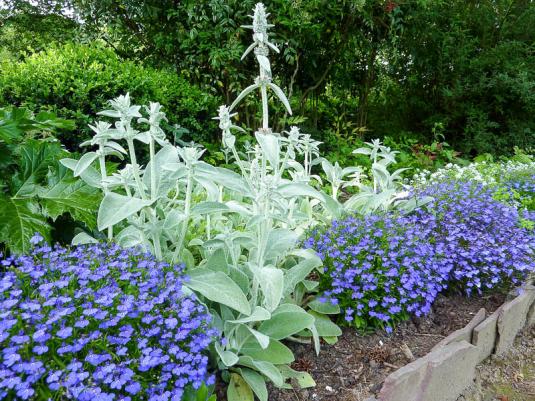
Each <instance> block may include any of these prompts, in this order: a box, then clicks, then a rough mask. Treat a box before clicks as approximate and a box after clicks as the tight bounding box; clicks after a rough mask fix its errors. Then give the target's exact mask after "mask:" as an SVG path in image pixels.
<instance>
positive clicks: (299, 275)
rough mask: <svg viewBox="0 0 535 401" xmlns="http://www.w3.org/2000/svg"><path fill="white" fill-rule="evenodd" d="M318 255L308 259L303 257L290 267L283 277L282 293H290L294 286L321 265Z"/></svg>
mask: <svg viewBox="0 0 535 401" xmlns="http://www.w3.org/2000/svg"><path fill="white" fill-rule="evenodd" d="M322 264H323V263H322V261H321V259H320V258H319V257H318V256H315V257H314V258H310V259H304V260H302V261H301V262H299V263H298V264H296V265H295V266H293V267H292V268H290V269H289V270H288V271H287V272H286V274H285V277H284V294H285V295H288V294H290V293H291V292H292V291H293V290H294V288H295V286H296V285H297V284H299V283H300V282H302V281H303V280H304V279H305V278H306V277H307V276H308V275H309V274H310V273H311V272H312V270H314V269H315V268H317V267H320V266H321V265H322Z"/></svg>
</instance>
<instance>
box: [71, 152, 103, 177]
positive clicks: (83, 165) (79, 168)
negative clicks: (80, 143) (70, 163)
mask: <svg viewBox="0 0 535 401" xmlns="http://www.w3.org/2000/svg"><path fill="white" fill-rule="evenodd" d="M97 159H98V155H97V154H96V153H95V152H87V153H85V154H84V155H83V156H82V157H81V158H80V160H78V163H76V167H75V168H74V173H73V175H74V176H75V177H79V176H80V175H81V174H82V173H83V172H84V171H85V170H86V169H87V168H88V167H89V166H90V165H91V164H92V163H93V162H94V161H95V160H97Z"/></svg>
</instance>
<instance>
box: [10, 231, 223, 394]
mask: <svg viewBox="0 0 535 401" xmlns="http://www.w3.org/2000/svg"><path fill="white" fill-rule="evenodd" d="M40 241H41V237H38V236H36V237H34V239H33V242H34V243H35V244H37V245H36V247H35V248H34V249H33V250H32V252H31V253H30V254H28V255H26V256H17V257H9V258H6V259H4V260H2V261H1V266H2V269H3V272H2V275H1V278H0V314H1V316H2V321H1V324H0V348H1V349H2V351H1V352H0V399H14V398H15V397H17V399H30V398H32V397H35V398H36V399H44V400H46V399H50V398H48V397H51V398H54V399H57V398H58V397H60V398H61V399H63V397H64V398H67V399H77V400H125V401H126V400H131V399H135V400H180V399H181V397H182V394H183V392H184V390H185V389H186V388H187V387H195V388H197V387H199V386H200V385H201V384H202V382H203V381H205V380H210V379H209V378H208V375H207V363H208V360H207V357H206V356H204V355H203V351H204V350H206V348H207V347H208V345H209V343H210V341H211V335H213V334H214V333H213V331H212V329H210V328H209V326H208V323H209V320H210V319H209V315H208V314H207V312H206V310H205V309H204V307H203V306H202V305H201V304H200V303H199V302H198V301H197V300H196V298H194V297H193V296H191V295H185V294H184V293H183V291H182V290H183V287H182V285H183V280H184V277H183V276H182V274H181V268H177V267H176V266H175V267H171V266H169V265H168V264H166V263H163V262H157V261H156V260H155V259H154V258H153V257H152V256H150V254H147V253H144V252H143V251H141V250H140V249H135V248H130V249H122V248H120V247H118V246H117V245H101V244H92V245H88V246H78V247H75V248H72V249H65V248H61V247H55V248H51V247H49V246H48V245H46V244H44V243H43V242H40Z"/></svg>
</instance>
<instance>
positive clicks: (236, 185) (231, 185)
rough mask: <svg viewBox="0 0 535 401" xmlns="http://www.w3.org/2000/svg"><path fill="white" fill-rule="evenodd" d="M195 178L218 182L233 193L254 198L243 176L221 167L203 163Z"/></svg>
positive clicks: (197, 169) (200, 164)
mask: <svg viewBox="0 0 535 401" xmlns="http://www.w3.org/2000/svg"><path fill="white" fill-rule="evenodd" d="M195 176H196V178H197V177H200V178H204V179H207V180H209V181H212V182H217V183H218V184H219V185H223V186H224V187H226V188H228V189H230V190H232V191H236V192H238V193H240V194H242V195H244V196H247V197H252V194H251V190H250V188H249V184H247V181H245V180H244V178H243V177H242V176H241V175H239V174H237V173H235V172H233V171H231V170H228V169H225V168H221V167H214V166H211V165H209V164H207V163H204V162H201V163H199V165H198V167H197V168H196V174H195Z"/></svg>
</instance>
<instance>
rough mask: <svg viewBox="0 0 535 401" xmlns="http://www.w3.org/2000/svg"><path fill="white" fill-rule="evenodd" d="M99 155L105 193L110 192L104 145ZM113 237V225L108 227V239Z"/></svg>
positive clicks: (101, 146)
mask: <svg viewBox="0 0 535 401" xmlns="http://www.w3.org/2000/svg"><path fill="white" fill-rule="evenodd" d="M99 148H100V149H99V157H98V161H99V164H100V176H101V178H102V189H103V190H104V194H105V195H106V194H108V192H109V191H108V186H107V185H106V184H105V183H104V181H105V180H106V178H107V176H108V175H107V173H106V156H104V146H103V145H102V144H101V145H100V146H99ZM112 239H113V226H109V227H108V241H111V240H112Z"/></svg>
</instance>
